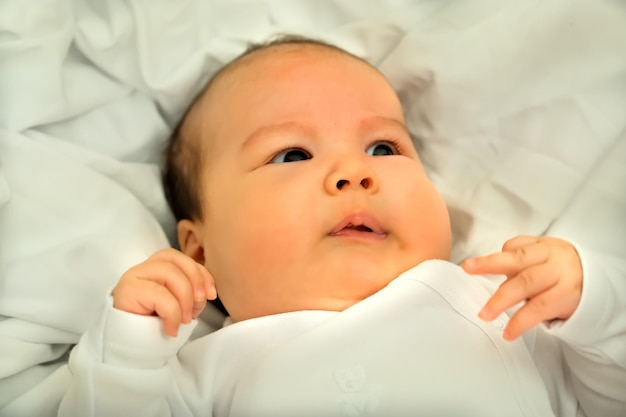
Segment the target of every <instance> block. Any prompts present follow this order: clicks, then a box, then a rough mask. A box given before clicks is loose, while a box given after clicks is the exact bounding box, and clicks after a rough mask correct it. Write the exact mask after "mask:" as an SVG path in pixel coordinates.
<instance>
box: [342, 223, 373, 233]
mask: <svg viewBox="0 0 626 417" xmlns="http://www.w3.org/2000/svg"><path fill="white" fill-rule="evenodd" d="M345 229H352V230H356V231H358V232H368V233H372V232H373V230H372V229H371V228H370V227H367V226H366V225H364V224H358V225H352V224H348V225H347V226H346V227H344V230H345Z"/></svg>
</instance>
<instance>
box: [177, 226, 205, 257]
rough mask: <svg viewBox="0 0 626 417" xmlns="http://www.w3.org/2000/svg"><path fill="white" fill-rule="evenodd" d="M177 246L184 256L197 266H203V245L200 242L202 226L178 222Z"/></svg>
mask: <svg viewBox="0 0 626 417" xmlns="http://www.w3.org/2000/svg"><path fill="white" fill-rule="evenodd" d="M177 229H178V244H179V245H180V250H181V252H183V253H184V254H185V255H187V256H189V257H190V258H192V259H193V260H194V261H196V262H198V263H199V264H202V265H204V246H203V245H204V243H203V241H202V226H201V225H200V224H198V223H194V222H192V221H191V220H181V221H179V222H178V226H177Z"/></svg>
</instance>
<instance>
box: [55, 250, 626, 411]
mask: <svg viewBox="0 0 626 417" xmlns="http://www.w3.org/2000/svg"><path fill="white" fill-rule="evenodd" d="M488 287H489V283H488V282H487V280H486V279H485V278H482V277H475V276H469V275H467V274H466V273H465V272H464V271H463V270H462V269H461V268H459V267H458V266H456V265H454V264H451V263H449V262H444V261H427V262H424V263H422V264H420V265H419V266H417V267H415V268H413V269H411V270H409V271H407V272H405V273H404V274H402V275H401V276H400V277H398V278H396V279H395V280H394V281H393V282H392V283H391V284H389V285H388V286H387V287H386V288H384V289H382V290H381V291H379V292H378V293H376V294H374V295H373V296H371V297H369V298H368V299H366V300H364V301H362V302H360V303H358V304H356V305H354V306H352V307H350V308H348V309H347V310H345V311H343V312H329V311H300V312H293V313H284V314H277V315H272V316H268V317H261V318H258V319H251V320H246V321H242V322H239V323H235V324H231V325H228V326H226V327H224V328H222V329H220V330H218V331H216V332H214V333H211V334H209V335H206V336H203V337H200V338H198V339H195V340H192V341H187V339H188V337H189V335H190V333H191V330H192V328H193V325H186V326H183V327H182V328H181V329H180V332H179V336H178V337H177V338H168V337H166V336H164V335H163V333H162V329H161V324H160V321H159V320H158V319H157V318H154V317H144V316H136V315H133V314H129V313H125V312H122V311H118V310H115V309H113V307H112V306H110V305H109V306H108V307H107V309H106V310H105V313H104V315H103V317H102V320H101V322H100V323H99V326H98V327H94V328H93V329H91V330H90V331H89V332H88V333H87V334H86V335H85V336H84V337H83V339H81V342H80V343H79V345H78V346H77V348H76V349H75V350H74V351H73V353H72V356H71V358H70V369H71V371H72V373H73V374H74V383H73V386H72V389H71V390H70V391H69V392H68V394H67V395H66V397H65V398H64V400H63V403H62V405H61V410H60V416H79V415H80V416H91V415H98V416H120V415H133V416H169V415H174V416H233V417H245V416H254V417H265V416H268V417H269V416H272V417H280V416H289V417H297V416H311V417H313V416H317V417H319V416H369V415H373V416H385V417H394V416H436V417H446V416H463V417H472V416H480V417H489V416H499V417H500V416H507V417H515V416H536V417H548V416H564V417H574V416H580V415H585V414H584V413H583V411H582V410H579V399H580V396H581V395H582V396H583V397H584V396H586V395H588V393H585V392H584V390H583V391H580V390H578V389H577V387H576V380H575V378H574V379H572V378H571V377H570V373H576V369H577V368H576V367H577V366H578V364H582V368H580V369H584V367H588V366H589V363H587V362H594V361H595V362H597V363H599V364H602V363H606V358H603V357H602V356H598V352H597V351H592V350H589V351H588V352H590V353H585V352H578V350H576V349H574V351H575V352H576V353H575V354H574V355H569V356H568V357H567V359H568V361H569V365H568V364H566V362H565V358H564V357H563V356H562V352H561V349H562V348H563V346H564V343H563V342H561V341H560V340H559V339H558V338H557V337H555V336H554V335H551V334H549V332H553V333H554V332H556V333H558V331H559V330H554V331H552V330H545V329H543V328H536V329H534V330H532V331H529V332H527V333H526V334H525V336H524V337H523V338H520V339H518V340H516V341H513V342H507V341H505V340H504V339H503V338H502V329H503V328H504V326H505V325H506V323H507V320H508V318H507V316H506V314H502V315H501V316H500V317H499V318H498V319H497V320H495V321H493V322H491V323H485V322H482V321H481V320H480V319H478V318H477V313H478V311H479V310H480V308H481V307H482V306H483V305H484V303H485V302H486V300H487V299H488V298H489V296H490V291H488V290H487V289H486V288H488ZM622 337H623V336H622ZM572 349H573V348H570V350H572ZM572 362H574V363H572ZM570 366H573V368H572V369H573V371H571V369H570ZM611 369H612V368H611ZM625 374H626V372H625V371H624V369H618V367H616V369H615V372H613V373H609V374H607V375H606V376H607V381H606V385H607V386H608V385H614V384H616V383H617V384H625V385H624V386H625V387H626V375H625ZM595 386H597V384H596V385H595ZM590 395H591V396H593V393H592V394H590ZM590 401H591V402H593V401H595V400H593V399H592V400H590ZM625 403H626V401H625ZM611 407H613V408H614V410H613V409H611ZM611 407H608V406H607V408H606V413H605V412H604V411H605V410H603V414H602V417H609V416H619V415H620V414H615V412H617V413H621V411H624V410H626V404H624V403H622V404H621V405H620V404H617V405H615V404H613V405H612V406H611ZM615 407H617V408H615ZM620 407H623V408H620ZM615 410H617V411H615ZM589 415H590V416H592V415H593V414H589ZM623 415H626V414H622V417H623Z"/></svg>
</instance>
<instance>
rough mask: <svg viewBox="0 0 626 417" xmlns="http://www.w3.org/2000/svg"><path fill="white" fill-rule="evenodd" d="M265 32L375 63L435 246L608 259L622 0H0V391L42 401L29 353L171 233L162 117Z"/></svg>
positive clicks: (34, 357) (618, 185) (51, 344)
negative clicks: (394, 104)
mask: <svg viewBox="0 0 626 417" xmlns="http://www.w3.org/2000/svg"><path fill="white" fill-rule="evenodd" d="M283 32H290V33H300V34H304V35H309V36H313V37H317V38H321V39H324V40H327V41H330V42H334V43H336V44H337V45H339V46H342V47H344V48H346V49H348V50H350V51H351V52H353V53H355V54H357V55H360V56H362V57H364V58H366V59H368V60H369V61H370V62H372V63H373V64H375V65H377V66H378V67H379V68H380V69H381V70H382V71H383V72H384V73H385V74H386V75H387V76H388V77H389V79H390V80H391V82H392V84H393V85H394V86H395V87H396V89H397V90H398V93H399V95H400V97H401V99H402V101H403V104H404V106H405V109H406V114H407V120H408V123H409V127H410V130H411V132H412V133H413V135H414V137H415V141H416V144H417V146H418V150H419V151H420V154H421V156H422V159H423V161H424V163H425V165H426V167H427V169H428V172H429V175H430V176H431V178H432V179H433V181H434V182H435V184H436V185H437V186H438V187H439V189H440V190H441V192H442V193H443V195H444V197H445V198H446V200H447V202H448V204H449V206H450V210H451V216H452V222H453V229H454V234H455V246H454V251H453V260H454V261H459V260H461V259H462V258H464V257H465V256H468V255H473V254H478V253H485V252H488V251H492V250H497V249H498V248H499V247H500V245H501V244H502V243H503V242H504V240H506V239H507V238H510V237H512V236H514V235H516V234H519V233H525V234H541V233H554V234H557V235H562V236H564V237H568V238H571V239H576V240H577V241H583V242H585V243H586V244H588V245H590V246H591V247H593V248H595V249H599V250H603V251H607V252H608V253H610V254H612V255H614V256H617V257H618V258H620V259H626V220H625V218H624V216H625V215H624V213H626V173H625V171H626V170H625V168H624V162H625V161H626V3H624V2H622V1H617V0H587V1H583V0H577V1H571V0H553V1H549V2H546V1H538V0H531V1H524V2H503V1H497V0H465V1H446V0H412V1H409V0H388V1H368V0H366V1H362V0H315V1H313V0H311V1H304V0H293V1H289V0H229V1H227V0H211V1H202V0H177V1H171V0H151V1H148V0H75V1H71V0H29V1H23V0H2V1H1V2H0V408H1V407H2V405H3V404H7V403H8V402H10V401H13V402H14V404H26V405H29V406H31V407H34V405H33V401H32V400H29V399H32V398H35V399H37V401H38V402H39V403H41V404H43V405H41V407H42V410H44V409H45V406H46V404H47V403H46V402H45V401H43V402H41V401H40V400H41V398H43V397H45V396H46V395H48V397H49V398H50V402H51V403H53V402H54V401H55V399H56V398H57V397H56V396H55V394H54V392H55V391H54V389H51V388H50V387H51V386H52V385H54V386H55V387H56V388H55V389H57V390H60V389H62V383H61V382H59V383H55V384H52V383H50V382H46V381H52V380H53V379H51V378H52V377H49V376H48V375H50V374H51V373H52V372H53V370H54V369H56V368H55V366H56V365H55V366H40V367H37V366H36V365H38V364H42V363H45V362H49V361H54V360H55V359H57V358H58V357H59V356H60V355H62V354H63V353H64V352H65V351H66V350H67V347H68V346H69V345H70V344H71V343H74V342H76V341H77V339H78V336H79V334H80V333H81V332H82V331H83V329H84V328H85V326H86V324H87V323H89V322H90V321H92V320H93V319H94V318H95V316H96V315H97V312H98V310H99V309H100V305H99V300H101V299H103V297H102V294H103V293H104V292H105V291H106V290H107V288H109V287H110V286H111V285H112V284H113V283H114V282H115V281H116V280H117V279H118V277H119V276H120V274H121V273H122V272H123V271H124V270H125V269H127V268H128V267H129V266H130V265H132V264H134V263H137V262H139V261H141V260H143V259H144V258H145V257H147V256H148V255H149V254H150V253H152V252H153V251H154V250H157V249H159V248H162V247H165V246H167V245H168V238H169V239H172V238H173V226H174V225H173V220H172V218H171V215H170V214H169V211H168V210H167V207H166V204H165V200H164V198H163V193H162V190H161V188H160V183H159V175H158V163H159V158H160V152H161V150H162V147H163V145H164V143H165V141H166V139H167V135H168V133H169V131H170V129H171V128H172V127H173V125H174V124H175V123H176V122H177V120H178V119H179V117H180V115H181V114H182V112H183V111H184V109H185V107H186V106H187V105H188V103H189V101H190V100H191V99H192V98H193V96H194V95H195V94H196V93H197V92H198V90H199V89H200V88H201V87H202V85H203V83H204V82H205V81H206V80H207V78H208V77H209V76H210V75H211V74H212V73H213V72H214V71H215V70H216V69H218V68H219V67H220V66H221V65H222V64H224V63H225V62H227V61H229V60H230V59H232V58H233V57H234V56H236V55H237V54H238V53H240V52H242V51H243V50H244V48H245V47H246V43H247V42H248V41H260V40H264V39H266V37H267V36H268V35H271V34H275V33H283ZM60 363H63V361H62V360H61V361H60ZM59 372H62V368H61V369H60V370H59V371H57V374H53V375H58V373H59ZM56 378H58V380H59V381H62V380H63V378H62V377H61V376H57V377H56ZM39 381H43V382H42V384H43V385H42V386H40V389H39V390H38V389H37V387H35V388H33V386H34V384H36V383H38V382H39ZM55 381H56V380H55ZM46 384H47V385H46ZM43 393H48V394H43ZM20 395H22V396H21V397H20ZM16 409H19V407H18V408H16ZM41 412H43V411H41ZM42 415H43V414H42Z"/></svg>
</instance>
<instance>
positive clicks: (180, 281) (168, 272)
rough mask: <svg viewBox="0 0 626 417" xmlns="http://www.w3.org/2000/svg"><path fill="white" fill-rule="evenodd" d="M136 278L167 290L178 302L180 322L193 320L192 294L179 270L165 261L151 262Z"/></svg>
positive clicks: (182, 273) (183, 274)
mask: <svg viewBox="0 0 626 417" xmlns="http://www.w3.org/2000/svg"><path fill="white" fill-rule="evenodd" d="M140 273H141V275H139V274H138V275H137V278H139V279H141V280H145V281H152V282H156V283H158V284H160V285H162V286H164V287H165V288H167V289H168V290H169V291H170V292H171V293H172V295H173V296H174V297H175V298H176V299H177V300H178V303H179V305H180V309H181V312H182V320H183V322H185V323H189V322H190V321H191V320H192V318H193V312H192V310H193V304H194V294H193V288H192V286H191V283H190V282H189V279H188V278H187V276H186V275H185V273H184V272H183V271H181V270H180V268H179V267H178V266H177V265H175V264H173V263H171V262H167V261H162V260H154V259H153V260H151V262H150V264H149V265H148V264H146V265H145V266H144V268H142V270H141V272H140Z"/></svg>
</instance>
